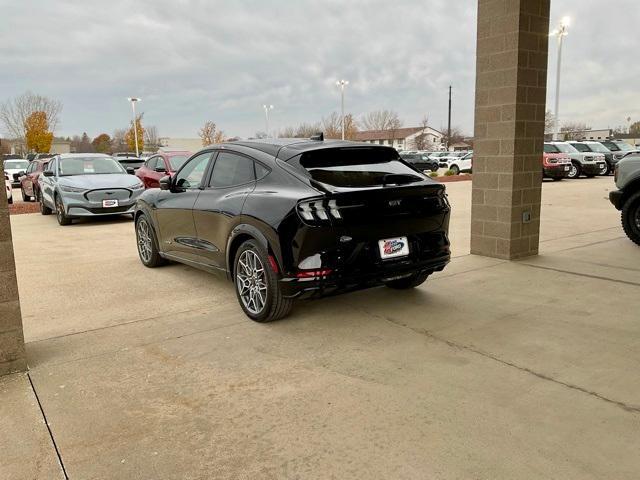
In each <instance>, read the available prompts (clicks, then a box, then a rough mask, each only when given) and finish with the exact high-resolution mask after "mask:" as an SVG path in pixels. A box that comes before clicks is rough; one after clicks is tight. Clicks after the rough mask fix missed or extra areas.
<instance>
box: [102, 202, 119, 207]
mask: <svg viewBox="0 0 640 480" xmlns="http://www.w3.org/2000/svg"><path fill="white" fill-rule="evenodd" d="M117 206H118V200H102V208H113V207H117Z"/></svg>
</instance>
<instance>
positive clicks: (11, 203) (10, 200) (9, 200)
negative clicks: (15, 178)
mask: <svg viewBox="0 0 640 480" xmlns="http://www.w3.org/2000/svg"><path fill="white" fill-rule="evenodd" d="M7 203H8V204H9V205H13V195H12V196H11V198H7Z"/></svg>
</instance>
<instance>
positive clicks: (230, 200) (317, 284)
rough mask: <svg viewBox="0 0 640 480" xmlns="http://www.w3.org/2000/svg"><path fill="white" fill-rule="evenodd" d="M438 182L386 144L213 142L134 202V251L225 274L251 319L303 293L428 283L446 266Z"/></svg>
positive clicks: (274, 313)
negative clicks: (135, 244)
mask: <svg viewBox="0 0 640 480" xmlns="http://www.w3.org/2000/svg"><path fill="white" fill-rule="evenodd" d="M449 213H450V205H449V202H448V200H447V196H446V193H445V188H444V186H443V185H441V184H439V183H436V182H434V181H433V180H431V179H430V178H428V177H426V176H424V175H423V174H422V173H419V172H418V171H416V170H415V169H414V168H412V167H411V166H410V165H409V164H407V163H406V162H404V161H403V160H402V159H401V158H400V156H399V155H398V153H397V152H396V151H395V150H394V149H393V148H390V147H383V146H378V145H372V144H364V143H354V142H346V141H324V140H323V139H322V136H321V135H319V136H317V137H314V138H312V139H309V140H307V139H268V140H247V141H236V142H231V143H225V144H221V145H212V146H210V147H207V148H205V149H203V150H201V151H200V152H198V153H196V154H194V155H193V156H192V157H191V158H190V159H189V160H188V161H187V162H186V163H185V164H184V165H183V166H182V168H181V169H180V170H179V171H178V172H176V173H175V174H174V175H173V176H171V177H169V176H167V177H164V178H162V179H161V180H160V189H150V190H147V191H146V192H144V193H143V194H142V195H141V197H140V198H139V200H138V202H137V206H136V213H135V220H136V221H135V228H136V237H137V245H138V253H139V255H140V259H141V261H142V263H143V264H144V265H146V266H148V267H156V266H159V265H161V264H163V263H165V262H166V261H167V260H175V261H178V262H182V263H185V264H188V265H192V266H194V267H198V268H202V269H205V270H208V271H212V272H214V271H221V272H225V273H226V275H227V276H228V278H229V279H230V280H232V281H233V282H234V285H235V288H236V293H237V296H238V301H239V303H240V306H241V307H242V309H243V310H244V312H245V313H246V314H247V315H248V316H249V317H250V318H251V319H253V320H256V321H260V322H266V321H271V320H275V319H278V318H281V317H283V316H284V315H286V314H287V313H288V312H289V311H290V309H291V306H292V303H293V301H294V299H296V298H309V297H317V296H326V295H331V294H336V293H343V292H346V291H350V290H356V289H360V288H367V287H372V286H376V285H386V286H388V287H391V288H396V289H406V288H412V287H416V286H418V285H420V284H421V283H423V282H424V281H425V280H426V278H427V277H428V276H429V275H430V274H431V273H433V272H435V271H440V270H442V269H443V268H444V267H445V265H446V264H447V263H448V262H449V258H450V250H449V239H448V237H447V235H448V229H449Z"/></svg>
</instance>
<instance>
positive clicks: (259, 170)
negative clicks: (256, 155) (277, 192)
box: [255, 162, 270, 180]
mask: <svg viewBox="0 0 640 480" xmlns="http://www.w3.org/2000/svg"><path fill="white" fill-rule="evenodd" d="M255 167H256V178H257V179H258V180H260V179H261V178H262V177H266V176H267V174H268V173H269V171H270V170H269V169H268V168H267V167H265V166H263V165H261V164H259V163H258V162H255Z"/></svg>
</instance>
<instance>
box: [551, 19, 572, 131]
mask: <svg viewBox="0 0 640 480" xmlns="http://www.w3.org/2000/svg"><path fill="white" fill-rule="evenodd" d="M570 24H571V19H570V18H569V17H563V18H562V20H561V21H560V26H559V27H558V28H557V29H556V30H554V31H553V32H551V35H552V36H553V35H555V36H557V37H558V65H557V67H556V105H555V113H554V115H555V118H554V119H553V139H554V140H559V137H560V113H559V109H560V67H561V65H562V41H563V39H564V37H566V36H567V35H569V25H570Z"/></svg>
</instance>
